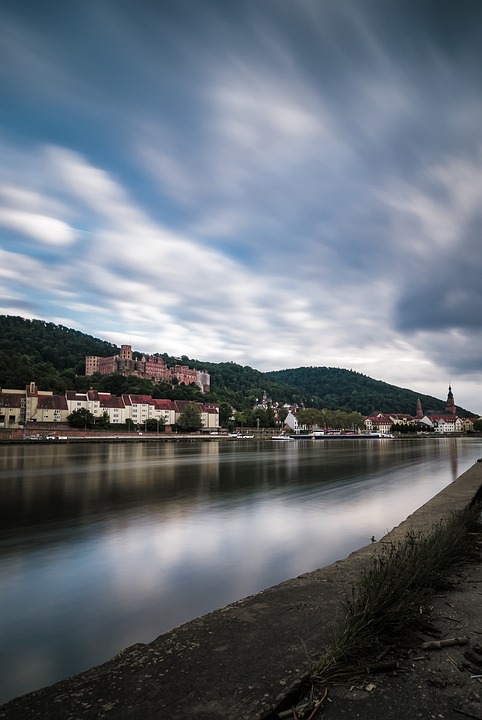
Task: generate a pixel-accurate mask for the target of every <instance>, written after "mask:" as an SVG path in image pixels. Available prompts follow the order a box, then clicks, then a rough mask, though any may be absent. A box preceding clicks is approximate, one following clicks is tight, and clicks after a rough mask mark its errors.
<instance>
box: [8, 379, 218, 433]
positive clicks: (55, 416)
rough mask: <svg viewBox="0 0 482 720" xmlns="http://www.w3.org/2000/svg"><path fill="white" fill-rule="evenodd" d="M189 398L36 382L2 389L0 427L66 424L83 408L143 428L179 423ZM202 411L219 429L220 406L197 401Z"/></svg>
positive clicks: (113, 421)
mask: <svg viewBox="0 0 482 720" xmlns="http://www.w3.org/2000/svg"><path fill="white" fill-rule="evenodd" d="M190 404H193V403H192V402H190V401H188V400H159V399H155V398H153V397H151V396H150V395H131V394H126V395H122V396H120V397H119V396H117V395H111V393H105V392H98V391H97V390H93V389H90V390H88V391H87V392H76V391H75V390H68V391H67V392H66V393H65V394H64V395H54V394H53V392H50V391H42V390H39V389H38V388H37V386H36V384H35V383H33V382H32V383H30V384H29V385H27V387H26V388H25V390H9V389H3V390H2V391H1V392H0V428H9V429H17V428H21V427H25V426H26V425H27V424H28V423H49V424H52V423H66V422H67V417H68V416H69V415H70V413H72V412H74V411H75V410H80V409H81V408H83V409H85V410H88V411H89V412H91V413H92V415H93V416H94V418H101V417H103V416H104V414H105V413H107V415H108V417H109V422H110V423H111V424H112V425H122V424H124V423H125V422H126V420H132V422H133V423H134V424H135V425H136V426H139V427H142V426H143V425H144V423H146V422H147V420H158V421H159V424H162V425H165V426H166V427H170V426H172V425H175V424H176V422H177V420H178V419H179V415H180V414H181V413H182V412H184V410H185V409H186V406H187V405H190ZM195 404H196V405H197V406H198V408H199V410H200V413H201V420H202V422H203V427H204V429H206V430H217V429H218V428H219V407H218V406H217V405H215V404H212V403H195Z"/></svg>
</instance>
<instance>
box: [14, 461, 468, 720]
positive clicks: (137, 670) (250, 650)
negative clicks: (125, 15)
mask: <svg viewBox="0 0 482 720" xmlns="http://www.w3.org/2000/svg"><path fill="white" fill-rule="evenodd" d="M481 495H482V463H476V464H475V465H474V466H473V467H472V468H470V469H469V470H468V471H467V472H465V473H464V474H463V475H461V476H460V477H459V478H458V479H457V480H456V481H455V482H454V483H451V484H450V485H449V486H448V487H447V488H445V489H444V490H443V491H442V492H440V493H439V494H438V495H437V496H435V498H433V499H432V500H431V501H430V502H428V503H427V504H426V505H424V506H423V507H422V508H420V509H419V510H417V511H416V512H415V513H413V515H411V516H409V517H408V518H407V520H405V521H404V522H403V523H401V525H399V526H398V527H397V528H395V529H394V530H393V531H392V532H391V533H390V535H389V536H390V539H391V540H393V541H395V542H396V541H398V540H401V539H402V538H403V537H404V536H405V534H406V532H407V530H409V529H411V530H414V531H415V532H417V531H420V530H426V529H427V528H430V527H431V525H433V524H434V523H435V522H438V521H439V520H441V519H443V518H447V517H449V516H450V514H451V513H452V512H456V511H458V510H462V509H464V508H466V507H467V506H468V505H469V504H470V503H471V502H472V501H473V500H474V499H475V498H476V497H480V496H481ZM377 546H378V543H374V544H371V545H369V546H366V547H364V548H362V549H361V550H358V551H356V552H355V553H352V554H351V555H350V556H349V557H348V558H346V559H345V560H342V561H339V562H336V563H334V564H333V565H330V566H328V567H326V568H322V569H320V570H317V571H315V572H311V573H307V574H305V575H302V576H300V577H298V578H294V579H292V580H289V581H287V582H285V583H282V584H280V585H277V586H275V587H273V588H269V589H267V590H264V591H262V592H260V593H257V594H255V595H252V596H251V597H248V598H245V599H244V600H240V601H239V602H236V603H233V604H232V605H229V606H228V607H226V608H223V609H222V610H218V611H216V612H213V613H210V614H208V615H205V616H203V617H201V618H198V619H197V620H194V621H192V622H189V623H187V624H185V625H182V626H180V627H178V628H175V629H174V630H172V631H170V632H168V633H166V634H164V635H161V636H160V637H158V638H157V639H156V640H154V641H153V642H151V643H149V644H147V645H143V644H139V645H133V646H132V647H129V648H127V649H126V650H124V651H122V652H121V653H119V654H118V655H117V656H115V657H114V658H113V659H112V660H110V661H109V662H107V663H105V664H103V665H100V666H99V667H95V668H92V669H91V670H88V671H87V672H84V673H82V674H80V675H77V676H75V677H73V678H70V679H68V680H64V681H61V682H59V683H57V684H55V685H52V686H50V687H47V688H43V689H42V690H38V691H36V692H33V693H29V694H28V695H25V696H22V697H19V698H16V699H14V700H12V701H10V702H8V703H7V704H5V705H3V706H2V707H0V719H1V720H28V719H29V718H35V719H36V720H44V719H45V720H94V719H95V720H100V719H103V718H109V719H111V720H141V719H142V720H150V719H154V718H155V719H156V720H159V719H161V718H169V720H187V719H188V718H195V719H196V720H221V719H222V720H227V719H228V720H235V719H236V720H267V719H268V718H277V717H278V714H279V712H281V711H282V710H284V709H286V708H289V706H290V704H292V702H291V699H294V698H295V697H297V696H298V694H299V689H300V687H301V686H302V684H303V682H304V681H305V680H306V679H307V678H308V676H309V673H310V669H311V660H312V659H315V658H317V657H318V656H319V655H320V654H321V651H322V649H323V648H324V647H325V646H326V645H327V644H329V642H330V640H331V638H332V635H333V631H334V628H335V626H336V621H337V618H339V617H340V614H341V601H342V599H343V597H344V595H345V591H346V589H349V588H350V587H351V585H352V584H353V583H354V582H355V581H356V578H357V577H358V575H359V572H360V570H361V569H362V568H363V567H366V566H367V565H368V564H369V562H370V560H371V558H372V556H373V554H374V553H376V552H378V547H377ZM472 573H474V574H473V575H472ZM480 580H482V574H481V565H480V564H478V565H473V566H469V567H468V568H462V569H461V570H460V589H461V590H462V592H459V593H457V592H456V591H455V593H454V594H452V593H450V594H448V595H447V596H446V597H445V598H440V599H437V603H438V604H437V607H436V608H435V612H436V613H437V614H438V615H439V617H438V621H439V622H440V623H442V625H443V627H442V632H443V633H445V634H449V635H450V634H452V633H455V631H456V634H457V635H461V634H464V635H466V636H468V637H469V643H468V645H467V646H460V647H458V646H455V647H451V648H449V649H447V650H443V651H440V652H439V654H438V655H434V654H433V653H432V652H430V653H418V649H417V648H415V650H416V651H417V653H418V654H419V655H420V656H422V655H423V659H420V660H418V659H416V656H414V655H413V654H412V655H410V654H408V655H407V656H403V657H401V658H397V660H399V661H400V662H402V663H403V666H406V669H405V670H400V672H398V674H393V673H392V674H391V675H387V674H385V675H383V676H380V677H377V678H376V679H375V680H373V679H371V678H370V677H369V676H367V678H366V680H367V682H366V683H365V680H364V679H362V680H361V681H359V680H358V679H356V680H355V681H354V682H351V683H350V684H349V685H347V684H346V683H345V684H343V685H340V686H334V687H333V688H330V689H329V693H328V698H327V699H326V700H325V702H324V703H323V705H322V708H320V712H319V713H318V715H317V717H326V718H327V719H328V720H330V719H333V720H337V719H338V718H378V717H379V718H380V720H382V718H383V720H385V719H388V720H398V718H402V717H403V718H404V720H405V719H406V718H432V717H433V718H452V717H454V718H455V717H457V718H459V720H460V718H462V717H464V716H465V717H480V718H481V720H482V714H481V713H480V711H477V697H478V695H477V693H478V691H479V687H480V686H479V684H478V681H477V679H473V680H472V679H471V678H470V675H471V674H477V673H476V672H473V670H474V669H475V668H476V665H475V664H474V663H473V662H472V661H471V660H470V659H469V660H467V658H465V656H464V655H463V653H464V652H465V653H467V652H469V653H471V655H472V660H473V658H478V645H479V643H482V636H481V635H480V633H481V632H482V620H481V618H482V608H481V597H482V596H481V594H480V592H481V589H482V588H481V587H480V585H481V583H480ZM439 600H440V602H438V601H439ZM447 618H448V619H447ZM444 623H445V624H444ZM461 653H462V654H461ZM436 657H438V658H439V660H438V661H436V660H435V658H436ZM445 657H448V658H449V659H448V660H445ZM481 657H482V656H481ZM462 658H464V659H463V660H462ZM441 661H443V662H442V665H440V664H439V662H441ZM464 662H466V663H468V664H467V666H466V667H465V666H464V665H463V663H464ZM420 668H423V669H424V672H423V677H424V678H425V679H424V680H423V681H422V672H421V670H420ZM452 669H453V671H452ZM432 670H433V672H432V674H431V675H430V672H431V671H432ZM459 674H460V675H461V677H459ZM462 678H463V682H462ZM429 680H430V682H429ZM457 682H460V683H461V685H460V687H462V686H463V692H464V697H454V698H452V695H454V694H455V689H456V688H457V687H458V684H457ZM371 685H374V687H373V688H371V689H370V687H369V686H371ZM418 686H420V687H418ZM452 691H453V692H452ZM451 693H452V694H451ZM443 698H445V699H444V700H442V699H443ZM479 699H480V697H479ZM456 706H459V707H456ZM453 708H455V709H453ZM467 708H470V710H468V709H467ZM459 711H461V712H459ZM470 712H471V713H472V714H471V715H470V714H467V713H470ZM477 712H479V714H478V715H477ZM450 713H452V714H450ZM464 713H465V715H464Z"/></svg>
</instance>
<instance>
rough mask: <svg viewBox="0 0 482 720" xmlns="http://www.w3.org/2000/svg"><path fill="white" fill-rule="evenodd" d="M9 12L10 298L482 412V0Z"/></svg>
mask: <svg viewBox="0 0 482 720" xmlns="http://www.w3.org/2000/svg"><path fill="white" fill-rule="evenodd" d="M436 6H437V7H436ZM2 12H3V14H2V20H3V25H4V28H5V33H4V37H3V40H2V42H1V47H0V53H1V58H2V63H1V66H2V70H0V82H1V83H2V86H3V88H4V89H5V98H6V103H5V104H4V109H3V112H2V115H1V117H0V121H1V124H0V147H1V149H2V151H3V152H2V156H3V157H4V162H3V163H2V167H1V168H0V251H1V252H2V258H3V259H4V261H5V263H4V264H3V265H2V268H3V270H2V271H0V305H1V311H2V312H8V313H12V308H16V307H17V308H18V314H22V315H25V314H27V315H29V316H32V317H41V318H45V319H48V320H52V321H54V322H58V321H61V322H62V323H63V324H66V325H70V326H72V327H75V328H78V329H80V330H83V331H85V332H88V333H90V334H93V335H96V336H99V337H103V338H106V339H110V340H113V341H115V342H126V341H132V343H133V344H134V345H135V347H137V348H138V349H140V350H144V351H147V352H149V351H152V352H154V351H160V352H164V351H165V352H169V353H171V354H174V355H180V354H187V355H189V356H191V357H197V358H199V359H206V360H213V361H221V360H234V361H237V362H240V363H242V364H250V365H252V366H253V367H257V368H259V369H266V370H267V369H276V368H281V367H293V366H299V365H302V364H306V365H311V364H312V365H337V366H341V367H349V368H353V369H354V370H358V371H361V372H365V373H366V374H369V375H371V376H372V377H376V378H379V379H383V380H386V381H388V382H394V383H395V384H398V385H402V386H404V387H412V388H414V389H419V390H420V392H426V393H430V394H434V395H436V396H438V397H440V396H443V395H444V393H445V390H446V386H447V384H448V382H449V381H451V382H452V384H453V386H454V390H455V392H456V401H457V402H458V403H460V404H461V405H463V406H465V407H469V408H470V409H474V410H477V409H478V410H479V411H482V393H481V391H480V389H479V387H478V383H479V380H480V361H479V359H478V358H479V357H480V355H481V352H482V290H481V289H480V287H481V286H480V282H479V278H480V275H481V270H482V267H481V265H482V259H481V258H482V256H481V253H480V250H479V237H480V228H481V211H480V209H479V208H480V207H481V206H482V205H481V202H480V201H481V194H482V174H481V172H480V166H481V162H480V161H481V151H482V129H481V127H480V115H481V110H482V107H481V105H482V98H481V93H480V83H479V81H478V80H479V78H478V71H477V68H480V66H481V61H482V58H481V54H482V53H481V48H482V37H480V35H482V31H480V29H478V28H480V27H482V24H481V23H478V22H477V19H482V18H481V14H482V9H481V8H480V6H479V5H478V4H477V3H473V2H471V0H466V1H465V2H464V3H461V4H459V5H458V6H457V8H455V7H454V8H453V9H452V10H451V12H450V13H448V11H447V9H446V8H440V7H439V6H438V4H436V3H433V2H429V1H428V0H423V1H422V2H411V0H408V2H407V1H406V2H403V3H402V2H400V3H399V2H395V3H393V4H392V6H391V9H390V13H389V12H388V11H387V7H386V4H384V3H383V2H381V0H370V1H369V2H366V3H363V4H361V3H358V2H351V1H350V2H348V4H343V5H342V6H340V4H339V3H335V2H332V1H331V0H328V1H327V2H324V3H322V4H320V3H317V2H311V1H310V0H303V1H301V0H299V1H298V2H293V3H290V4H286V5H282V6H280V4H279V3H274V2H270V0H267V1H266V3H263V4H257V5H256V6H252V5H248V4H244V3H232V2H230V0H226V2H225V3H223V4H222V6H220V5H219V4H218V3H216V2H214V0H212V1H211V0H209V2H207V3H205V4H204V7H203V12H202V13H201V12H199V9H196V8H194V7H193V4H192V3H187V2H182V1H180V2H179V3H176V6H175V7H169V8H166V7H165V6H162V7H161V6H158V5H157V4H151V3H145V4H143V6H142V8H136V9H135V11H134V7H133V6H131V4H130V3H129V2H127V3H123V4H119V3H114V2H109V1H108V2H106V3H104V4H103V5H102V7H100V6H96V7H90V8H88V7H85V5H84V4H81V3H75V2H74V3H73V4H72V8H70V9H69V12H67V10H66V9H65V7H64V6H62V4H61V3H57V2H54V4H53V5H52V7H51V8H50V10H49V12H48V13H46V14H45V15H42V16H40V15H39V14H38V13H36V12H33V11H32V13H31V14H30V15H29V16H27V14H25V13H21V12H20V10H19V8H18V7H17V6H16V5H15V4H14V3H13V2H12V3H10V2H7V3H6V4H5V7H4V9H3V11H2ZM34 108H35V111H36V112H34ZM25 268H28V269H29V272H30V273H31V274H32V275H33V274H34V273H35V276H36V277H42V278H48V283H47V282H42V284H41V285H42V292H40V291H39V284H38V283H36V284H35V283H30V284H29V283H28V282H25ZM59 319H61V320H59ZM134 339H135V341H134Z"/></svg>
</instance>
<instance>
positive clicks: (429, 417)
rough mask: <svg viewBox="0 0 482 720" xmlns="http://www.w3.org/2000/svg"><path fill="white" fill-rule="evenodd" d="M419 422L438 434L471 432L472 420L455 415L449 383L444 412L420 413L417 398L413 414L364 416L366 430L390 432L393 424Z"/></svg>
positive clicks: (374, 414) (420, 408)
mask: <svg viewBox="0 0 482 720" xmlns="http://www.w3.org/2000/svg"><path fill="white" fill-rule="evenodd" d="M414 423H416V424H420V425H422V426H425V427H426V428H427V430H430V431H432V432H435V433H439V434H444V435H445V434H447V433H461V432H472V431H473V429H474V423H473V420H471V419H470V418H463V417H459V416H458V415H457V407H456V405H455V400H454V395H453V392H452V388H451V386H450V385H449V389H448V394H447V402H446V404H445V413H443V414H441V413H429V414H423V413H422V404H421V402H420V400H417V410H416V414H415V415H414V416H411V415H405V414H402V415H401V414H396V413H373V414H372V415H370V416H369V417H366V418H365V427H366V429H367V432H390V430H391V429H392V428H393V426H395V427H396V426H397V425H400V426H402V425H412V424H414Z"/></svg>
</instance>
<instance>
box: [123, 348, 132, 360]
mask: <svg viewBox="0 0 482 720" xmlns="http://www.w3.org/2000/svg"><path fill="white" fill-rule="evenodd" d="M120 359H121V360H132V347H131V346H130V345H121V353H120Z"/></svg>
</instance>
